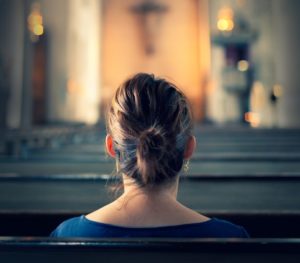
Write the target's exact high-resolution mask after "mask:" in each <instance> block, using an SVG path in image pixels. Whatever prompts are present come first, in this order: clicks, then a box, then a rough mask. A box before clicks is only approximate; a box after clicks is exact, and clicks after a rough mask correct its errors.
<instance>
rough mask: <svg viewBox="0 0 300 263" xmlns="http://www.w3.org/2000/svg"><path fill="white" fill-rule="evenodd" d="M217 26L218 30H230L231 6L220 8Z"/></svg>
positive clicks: (231, 26) (231, 20) (231, 19)
mask: <svg viewBox="0 0 300 263" xmlns="http://www.w3.org/2000/svg"><path fill="white" fill-rule="evenodd" d="M217 27H218V29H219V30H220V31H227V32H228V31H232V30H233V28H234V14H233V11H232V9H231V8H228V7H225V8H222V9H221V10H220V11H219V13H218V22H217Z"/></svg>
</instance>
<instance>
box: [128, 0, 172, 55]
mask: <svg viewBox="0 0 300 263" xmlns="http://www.w3.org/2000/svg"><path fill="white" fill-rule="evenodd" d="M130 10H131V11H132V12H133V13H135V14H137V15H139V16H140V18H141V26H142V29H143V31H142V37H143V40H144V41H145V50H146V54H149V55H150V54H152V53H154V51H155V48H154V38H155V36H156V32H157V25H158V23H159V21H160V16H161V14H163V13H165V12H166V11H167V10H168V7H166V6H164V5H161V4H158V3H155V1H153V0H145V1H144V2H142V3H140V4H138V5H134V6H132V7H131V8H130Z"/></svg>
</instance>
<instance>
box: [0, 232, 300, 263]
mask: <svg viewBox="0 0 300 263" xmlns="http://www.w3.org/2000/svg"><path fill="white" fill-rule="evenodd" d="M0 259H1V262H9V263H19V262H22V263H27V262H28V263H29V262H30V263H40V262H44V263H48V262H49V263H53V262H55V263H60V262H62V263H67V262H72V263H77V262H80V263H82V262H89V263H93V262H97V263H99V262H110V263H113V262H118V263H119V262H124V263H126V262H143V263H153V262H172V263H177V262H184V263H185V262H193V263H195V262H202V263H218V262H222V263H226V262H228V263H229V262H230V263H237V262H239V263H240V262H243V263H248V262H249V263H250V262H251V263H253V262H255V263H271V262H272V263H282V262H285V263H296V262H297V263H298V262H300V239H248V240H247V239H149V238H146V239H145V238H144V239H108V238H107V239H86V240H82V239H81V240H78V239H77V240H76V239H71V240H70V239H50V238H31V237H27V238H11V237H2V238H0Z"/></svg>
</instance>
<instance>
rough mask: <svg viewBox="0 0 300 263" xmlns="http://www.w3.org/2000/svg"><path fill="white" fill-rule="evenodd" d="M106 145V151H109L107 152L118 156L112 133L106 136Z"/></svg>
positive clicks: (112, 155)
mask: <svg viewBox="0 0 300 263" xmlns="http://www.w3.org/2000/svg"><path fill="white" fill-rule="evenodd" d="M105 146H106V151H107V153H108V154H109V155H110V156H111V157H113V158H115V157H116V152H115V150H114V143H113V139H112V137H111V135H110V134H107V135H106V138H105Z"/></svg>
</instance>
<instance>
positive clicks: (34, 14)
mask: <svg viewBox="0 0 300 263" xmlns="http://www.w3.org/2000/svg"><path fill="white" fill-rule="evenodd" d="M40 10H41V6H40V4H39V3H33V4H32V6H31V12H30V14H29V16H28V19H27V22H28V29H29V32H30V33H31V40H32V41H37V40H38V39H39V36H41V35H43V34H44V25H43V17H42V14H41V11H40Z"/></svg>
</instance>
